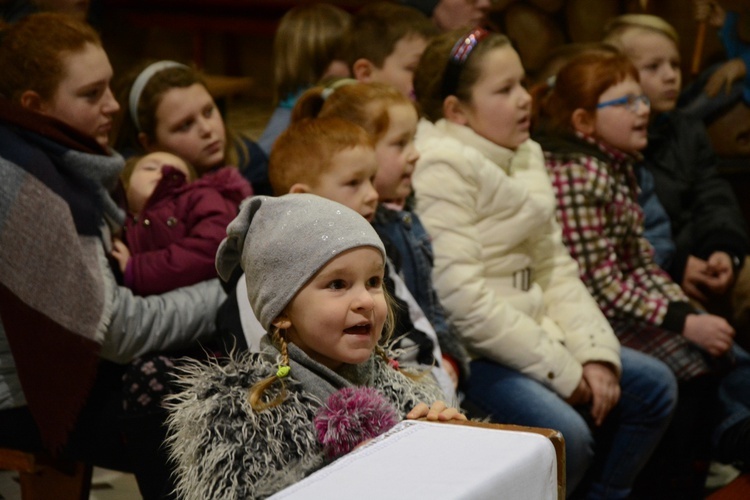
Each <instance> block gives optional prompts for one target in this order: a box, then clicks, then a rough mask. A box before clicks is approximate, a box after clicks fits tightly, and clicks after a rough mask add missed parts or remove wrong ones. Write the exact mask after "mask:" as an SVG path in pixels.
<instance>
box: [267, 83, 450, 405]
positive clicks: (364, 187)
mask: <svg viewBox="0 0 750 500" xmlns="http://www.w3.org/2000/svg"><path fill="white" fill-rule="evenodd" d="M319 91H320V89H317V90H315V89H312V90H310V91H309V92H308V93H306V94H305V96H303V97H302V98H300V102H299V103H298V106H296V107H295V109H294V113H295V114H297V113H298V111H299V109H300V108H301V107H304V106H305V105H306V104H309V103H310V101H311V100H312V99H310V98H309V97H310V95H311V94H315V93H316V92H319ZM394 92H395V91H394ZM396 94H397V95H399V94H398V93H396ZM402 98H403V97H402ZM403 99H406V98H403ZM407 102H408V101H407ZM269 167H270V168H269V174H270V178H271V184H272V185H273V187H274V192H276V193H277V194H284V193H312V194H317V195H319V196H324V197H326V198H328V199H331V200H334V201H337V202H339V203H342V204H344V205H346V206H348V207H350V208H352V209H354V210H356V211H357V212H359V213H360V214H361V215H362V216H363V217H365V219H367V220H368V221H371V222H372V221H373V219H374V217H375V215H376V211H377V209H378V203H377V202H378V193H377V191H376V190H375V189H374V188H373V182H374V181H375V179H377V174H376V172H378V171H379V166H378V162H377V153H376V152H375V150H374V148H373V144H372V137H371V136H369V135H368V134H367V132H366V131H365V130H364V129H363V128H362V127H360V126H359V125H356V124H355V123H352V122H350V121H347V120H343V119H341V118H336V117H327V118H318V119H303V120H301V121H294V122H293V123H292V125H290V127H289V128H288V129H287V130H286V131H285V132H284V133H283V134H282V135H281V136H279V139H278V141H277V144H276V145H275V146H274V150H273V151H272V153H271V159H270V162H269ZM386 247H387V248H388V257H389V258H388V265H387V266H386V267H387V270H388V273H387V276H386V287H387V289H388V291H389V292H390V293H391V296H392V297H393V298H394V301H396V302H397V304H398V305H399V307H398V308H397V312H396V315H395V317H394V319H395V320H396V329H395V330H396V331H395V338H396V339H398V349H399V358H398V360H399V362H401V363H402V364H405V363H415V364H418V365H425V366H432V365H434V366H433V369H432V373H433V375H434V376H435V377H436V379H437V380H438V382H439V384H440V386H441V388H442V389H443V391H444V392H445V393H446V394H451V395H453V394H454V393H455V388H456V385H455V383H454V382H453V381H452V379H451V378H450V377H449V375H448V373H447V372H446V371H445V370H444V367H445V362H444V360H443V355H442V350H441V348H442V343H441V340H440V338H439V337H438V333H436V332H435V329H434V328H433V325H432V324H431V323H430V321H429V319H430V318H429V317H425V312H424V311H423V310H422V309H421V308H420V307H419V305H418V304H417V302H416V300H415V299H414V297H413V295H412V294H411V293H410V291H409V289H408V288H407V287H406V286H405V285H404V284H403V280H402V279H401V277H400V276H399V275H398V274H395V269H396V265H395V264H394V263H393V259H394V258H398V259H399V260H401V258H400V255H398V256H397V255H396V254H397V253H398V251H397V250H395V247H394V246H393V244H392V243H391V242H390V240H388V241H387V242H386ZM394 252H395V253H394ZM428 276H429V274H428ZM446 330H447V329H446ZM448 334H449V333H448V332H447V331H446V332H441V333H440V335H441V336H444V335H448ZM455 343H456V342H455V341H454V344H455ZM457 349H460V346H459V347H458V348H457ZM459 352H460V351H459ZM454 356H455V358H456V359H460V358H459V357H458V355H455V354H454Z"/></svg>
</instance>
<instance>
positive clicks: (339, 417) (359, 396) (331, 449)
mask: <svg viewBox="0 0 750 500" xmlns="http://www.w3.org/2000/svg"><path fill="white" fill-rule="evenodd" d="M398 422H399V416H398V412H397V411H396V408H394V407H393V405H392V404H391V403H390V402H389V401H388V400H387V399H385V397H383V396H382V395H381V394H380V393H379V392H378V391H377V390H375V389H373V388H371V387H345V388H344V389H341V390H339V391H337V392H335V393H333V394H331V396H330V397H329V398H328V401H327V402H326V404H325V405H324V406H323V407H321V408H320V410H318V413H317V415H316V416H315V420H314V422H313V424H314V425H315V430H316V431H317V434H318V441H319V442H320V443H321V444H322V445H323V448H324V449H325V451H326V454H327V455H328V457H329V458H337V457H340V456H341V455H345V454H347V453H349V452H350V451H352V450H353V449H354V448H355V447H356V446H357V445H358V444H360V443H362V442H364V441H366V440H368V439H372V438H374V437H376V436H379V435H380V434H382V433H384V432H385V431H387V430H388V429H390V428H391V427H393V426H394V425H396V424H397V423H398Z"/></svg>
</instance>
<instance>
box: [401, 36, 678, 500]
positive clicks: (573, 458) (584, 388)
mask: <svg viewBox="0 0 750 500" xmlns="http://www.w3.org/2000/svg"><path fill="white" fill-rule="evenodd" d="M523 81H524V70H523V66H522V65H521V61H520V58H519V56H518V54H517V53H516V51H515V50H513V48H512V47H511V45H510V41H509V40H508V39H507V38H506V37H504V36H502V35H498V34H493V33H488V32H487V31H485V30H482V29H475V30H473V31H471V32H470V33H466V32H453V33H446V34H443V35H440V36H439V37H437V38H436V39H435V40H433V42H432V43H431V44H430V45H429V46H428V47H427V49H426V50H425V53H424V55H423V56H422V59H421V61H420V64H419V68H418V69H417V72H416V74H415V78H414V87H415V90H416V92H417V97H418V100H419V104H420V105H421V109H422V111H423V112H424V113H425V115H426V119H425V120H422V121H421V122H420V125H419V129H418V133H417V148H418V149H419V151H420V155H421V156H420V159H419V161H418V162H417V169H416V170H415V172H414V179H413V180H414V192H415V194H416V198H417V212H418V213H419V215H420V217H421V218H422V221H423V222H424V224H425V227H426V228H427V231H428V232H429V233H430V235H432V238H433V240H432V241H433V245H434V249H435V270H434V277H435V285H436V287H437V290H438V294H439V296H440V298H441V300H442V301H443V304H444V305H445V308H446V310H447V311H448V313H449V317H450V318H451V320H452V321H453V323H454V324H455V325H456V327H457V329H458V331H459V332H460V333H461V335H462V336H463V338H464V341H465V343H466V344H467V347H468V348H469V350H470V353H471V354H473V355H474V357H475V359H474V360H473V361H472V362H471V375H470V377H469V381H468V383H467V384H466V396H467V398H468V399H469V400H470V401H471V402H472V403H474V404H475V405H477V406H479V407H480V408H483V409H485V410H486V411H487V412H488V413H490V414H491V416H492V418H493V419H495V420H497V421H501V422H509V423H515V424H521V425H532V426H542V427H550V428H554V429H559V430H560V431H562V434H563V436H564V438H565V448H566V466H567V481H568V493H569V494H570V493H573V492H574V491H575V490H576V488H577V487H579V486H580V488H581V489H580V490H579V493H587V494H588V495H590V498H601V497H605V496H606V497H607V498H625V497H627V495H628V493H629V492H630V489H631V486H632V484H633V481H634V480H635V477H636V475H637V474H638V472H639V470H640V469H641V467H642V466H643V465H644V464H645V462H646V460H647V459H648V456H649V455H650V453H651V452H652V450H653V449H654V447H655V446H656V444H657V443H658V441H659V439H660V438H661V435H662V433H663V431H664V429H665V428H666V426H667V423H668V421H669V417H670V415H671V412H672V408H673V405H674V401H675V399H676V389H675V381H674V377H673V376H672V374H671V373H670V372H669V370H668V368H667V367H666V366H664V364H663V363H661V362H659V361H657V360H655V359H653V358H650V357H648V356H645V355H643V354H640V353H638V352H636V351H633V350H630V349H627V348H624V349H622V350H620V345H619V342H618V341H617V338H616V337H615V335H614V333H613V332H612V329H611V328H610V326H609V324H608V323H607V320H606V318H605V317H604V316H603V315H602V313H601V311H599V308H598V307H597V305H596V302H594V300H593V299H592V298H591V295H589V293H588V292H587V290H586V288H585V286H584V285H583V283H582V282H581V281H580V279H579V277H578V266H577V265H576V262H575V261H573V260H572V259H571V258H570V255H569V254H568V252H567V250H566V249H565V247H564V246H563V245H562V242H561V235H560V228H559V226H558V225H557V222H556V221H555V201H554V195H553V192H552V189H551V186H550V183H549V178H548V177H547V174H546V172H545V168H544V159H543V157H542V152H541V149H540V148H539V146H538V144H536V143H534V142H533V141H530V140H529V119H530V113H531V98H530V96H529V94H528V93H527V92H526V90H525V89H524V87H523V85H522V83H523ZM428 120H429V121H428ZM598 428H601V429H602V431H598ZM603 429H607V431H604V430H603ZM605 436H606V437H605ZM610 439H611V441H610ZM605 441H607V444H604V442H605ZM626 443H627V444H626ZM595 449H596V452H597V453H598V455H600V460H597V461H596V462H594V461H593V458H594V455H595V453H594V450H595ZM592 464H593V465H594V466H593V467H592V468H591V471H590V475H589V479H590V481H591V484H586V483H583V484H582V480H583V478H584V475H585V474H586V472H587V470H589V466H590V465H592Z"/></svg>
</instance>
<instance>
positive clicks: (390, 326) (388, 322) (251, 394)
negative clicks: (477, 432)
mask: <svg viewBox="0 0 750 500" xmlns="http://www.w3.org/2000/svg"><path fill="white" fill-rule="evenodd" d="M382 286H383V294H384V295H385V305H386V310H387V315H386V318H385V324H384V325H383V337H382V338H381V340H380V343H381V344H385V345H387V344H388V341H389V340H390V338H391V336H392V335H393V331H394V329H395V324H394V314H393V311H394V308H395V307H396V304H395V302H394V300H393V298H392V297H391V296H390V294H389V293H388V291H387V290H386V288H385V284H383V285H382ZM285 337H286V330H282V329H280V328H277V327H275V326H272V327H271V331H270V332H269V339H270V340H271V343H272V344H273V345H274V346H275V347H276V348H277V349H278V350H279V352H280V353H281V361H280V366H289V344H288V342H287V340H286V338H285ZM375 354H376V355H377V356H378V357H379V358H380V359H382V360H383V361H384V362H386V363H389V362H390V358H389V357H388V353H387V352H386V351H385V349H383V347H381V345H380V344H377V345H376V346H375ZM404 374H405V375H406V376H409V377H410V378H413V376H410V374H408V373H404ZM277 381H278V382H279V384H280V392H279V393H278V394H277V395H276V396H274V397H273V398H272V399H271V400H270V401H266V400H264V397H263V396H264V395H265V393H266V391H267V390H268V389H269V388H271V386H273V385H274V383H276V382H277ZM286 396H287V390H286V384H285V383H284V377H280V376H279V375H278V374H273V375H270V376H268V377H266V378H264V379H263V380H260V381H258V382H256V383H255V384H253V386H252V387H250V389H249V390H248V395H247V401H248V403H250V407H251V408H252V409H253V411H256V412H261V411H263V410H266V409H268V408H272V407H274V406H278V405H280V404H281V403H283V402H284V401H285V400H286Z"/></svg>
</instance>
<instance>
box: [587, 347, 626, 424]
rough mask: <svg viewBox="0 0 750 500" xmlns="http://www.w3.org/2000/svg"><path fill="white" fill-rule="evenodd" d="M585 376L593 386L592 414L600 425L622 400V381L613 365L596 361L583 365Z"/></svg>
mask: <svg viewBox="0 0 750 500" xmlns="http://www.w3.org/2000/svg"><path fill="white" fill-rule="evenodd" d="M583 378H584V379H586V382H588V384H589V387H590V388H591V416H592V417H593V418H594V424H596V425H597V426H600V425H602V423H603V422H604V419H605V418H606V417H607V415H608V414H609V412H610V410H611V409H612V408H614V407H615V405H616V404H617V402H618V401H619V400H620V381H619V380H617V375H616V374H615V372H614V371H613V370H612V368H611V367H609V366H608V365H606V364H605V363H596V362H592V363H586V364H585V365H583Z"/></svg>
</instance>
